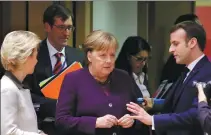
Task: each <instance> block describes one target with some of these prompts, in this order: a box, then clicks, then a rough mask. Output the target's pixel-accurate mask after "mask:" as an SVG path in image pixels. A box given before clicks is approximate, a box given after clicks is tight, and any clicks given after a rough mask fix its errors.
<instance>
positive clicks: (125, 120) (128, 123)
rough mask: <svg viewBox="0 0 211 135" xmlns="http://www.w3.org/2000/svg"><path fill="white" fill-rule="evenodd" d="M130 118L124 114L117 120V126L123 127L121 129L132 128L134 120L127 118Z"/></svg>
mask: <svg viewBox="0 0 211 135" xmlns="http://www.w3.org/2000/svg"><path fill="white" fill-rule="evenodd" d="M128 116H130V115H129V114H125V115H124V116H122V117H121V118H120V119H119V120H118V125H119V126H121V127H123V128H130V127H132V125H133V123H134V120H133V118H130V117H128Z"/></svg>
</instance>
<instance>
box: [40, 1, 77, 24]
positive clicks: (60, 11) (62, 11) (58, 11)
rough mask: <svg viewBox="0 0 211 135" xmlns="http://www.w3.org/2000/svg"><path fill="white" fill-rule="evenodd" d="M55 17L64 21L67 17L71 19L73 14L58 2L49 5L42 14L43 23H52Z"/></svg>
mask: <svg viewBox="0 0 211 135" xmlns="http://www.w3.org/2000/svg"><path fill="white" fill-rule="evenodd" d="M55 17H59V18H61V19H62V21H66V20H67V19H68V18H69V17H71V18H72V20H73V15H72V13H71V11H70V10H69V9H68V8H65V7H63V6H62V5H59V4H53V5H51V6H49V7H48V8H47V9H46V10H45V12H44V14H43V23H46V22H47V23H48V24H49V25H51V26H52V25H54V19H55Z"/></svg>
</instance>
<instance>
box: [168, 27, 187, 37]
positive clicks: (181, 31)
mask: <svg viewBox="0 0 211 135" xmlns="http://www.w3.org/2000/svg"><path fill="white" fill-rule="evenodd" d="M170 38H171V40H182V39H185V38H186V32H185V30H184V29H182V28H180V29H178V30H176V31H174V32H172V33H171V35H170Z"/></svg>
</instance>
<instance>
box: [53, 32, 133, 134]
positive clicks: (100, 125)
mask: <svg viewBox="0 0 211 135" xmlns="http://www.w3.org/2000/svg"><path fill="white" fill-rule="evenodd" d="M117 47H118V44H117V40H116V39H115V37H114V36H113V35H111V34H110V33H107V32H103V31H101V30H97V31H94V32H92V33H91V34H90V35H89V36H88V37H87V38H86V40H85V43H84V44H83V49H84V52H85V54H86V62H87V67H86V68H84V69H81V70H78V71H75V72H72V73H69V74H67V75H66V76H65V79H64V81H63V84H62V87H61V92H60V95H59V98H58V104H57V108H56V124H57V125H60V126H62V127H65V128H66V129H68V134H73V135H130V134H134V125H135V124H134V120H133V119H131V118H128V117H127V116H129V115H130V113H129V112H128V111H127V109H126V104H127V103H129V102H130V101H135V99H134V98H133V94H132V89H133V83H132V81H131V78H130V76H129V75H128V74H127V73H126V72H125V71H122V70H118V69H114V63H115V53H116V50H117Z"/></svg>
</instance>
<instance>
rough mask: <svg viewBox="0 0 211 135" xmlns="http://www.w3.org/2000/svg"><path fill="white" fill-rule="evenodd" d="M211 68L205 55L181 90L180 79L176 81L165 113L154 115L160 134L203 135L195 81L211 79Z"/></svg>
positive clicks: (166, 101)
mask: <svg viewBox="0 0 211 135" xmlns="http://www.w3.org/2000/svg"><path fill="white" fill-rule="evenodd" d="M210 69H211V63H210V62H209V61H208V59H207V57H206V56H205V57H203V58H202V59H201V60H200V61H199V62H198V63H197V64H196V65H195V67H194V68H193V70H192V71H191V72H190V74H189V75H188V77H187V78H186V80H185V81H184V84H183V85H182V86H181V87H180V90H179V89H177V84H178V81H177V82H175V84H174V85H173V86H172V89H171V90H170V91H169V93H168V95H167V97H166V100H165V103H164V110H163V112H162V113H163V114H160V115H154V124H155V130H156V132H157V133H159V135H160V134H165V135H203V130H202V128H201V126H200V122H199V121H198V119H197V105H198V103H197V89H196V87H194V86H193V81H199V82H208V81H209V80H211V70H210ZM178 90H179V91H178ZM174 92H175V93H177V95H176V96H175V93H174ZM207 96H208V98H210V95H207Z"/></svg>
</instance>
